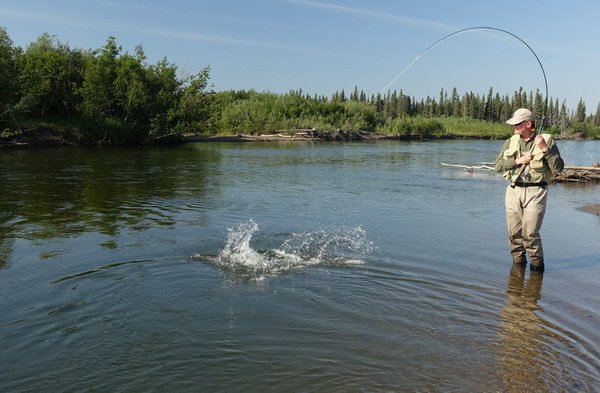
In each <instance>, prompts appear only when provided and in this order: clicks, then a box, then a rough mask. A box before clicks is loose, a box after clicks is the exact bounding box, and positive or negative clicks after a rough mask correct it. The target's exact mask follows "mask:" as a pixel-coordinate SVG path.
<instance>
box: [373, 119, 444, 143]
mask: <svg viewBox="0 0 600 393" xmlns="http://www.w3.org/2000/svg"><path fill="white" fill-rule="evenodd" d="M378 131H379V132H382V133H384V134H391V135H397V136H398V137H401V138H411V139H431V138H434V137H441V136H443V135H445V134H446V129H445V127H444V124H442V122H441V121H440V120H439V119H434V118H422V117H402V118H396V119H388V120H387V121H386V122H385V123H384V124H383V126H382V127H380V128H379V130H378Z"/></svg>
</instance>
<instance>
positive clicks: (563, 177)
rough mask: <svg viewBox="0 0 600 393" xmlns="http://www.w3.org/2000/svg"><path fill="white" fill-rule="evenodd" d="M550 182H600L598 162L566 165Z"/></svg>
mask: <svg viewBox="0 0 600 393" xmlns="http://www.w3.org/2000/svg"><path fill="white" fill-rule="evenodd" d="M440 165H442V166H449V167H455V168H462V169H464V170H466V171H467V172H473V171H475V170H494V166H493V165H494V164H493V163H489V162H481V163H477V164H475V165H457V164H445V163H443V162H441V163H440ZM552 182H556V183H568V182H580V183H598V182H600V164H594V165H593V166H566V167H565V168H564V170H563V171H562V172H561V173H559V174H557V175H555V176H554V178H552Z"/></svg>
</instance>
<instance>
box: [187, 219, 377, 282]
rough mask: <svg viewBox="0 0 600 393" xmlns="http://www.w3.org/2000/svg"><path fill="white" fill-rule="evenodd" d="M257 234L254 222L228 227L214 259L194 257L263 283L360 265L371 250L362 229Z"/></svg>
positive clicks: (256, 226) (256, 225)
mask: <svg viewBox="0 0 600 393" xmlns="http://www.w3.org/2000/svg"><path fill="white" fill-rule="evenodd" d="M257 232H258V224H257V223H256V222H254V220H250V221H248V222H247V223H244V224H241V225H239V226H237V227H235V228H229V229H228V236H227V240H226V241H225V245H224V246H223V248H222V249H221V251H220V252H219V253H218V255H217V256H216V257H215V256H212V257H211V256H207V255H194V256H193V258H194V259H199V260H204V261H207V262H208V263H211V264H212V265H214V266H215V267H216V268H217V269H219V270H222V271H226V272H230V273H233V274H235V275H236V276H238V278H241V279H243V280H248V279H252V280H262V279H264V278H266V277H270V276H275V275H278V274H285V273H289V272H291V271H295V270H299V269H302V268H306V267H319V266H321V267H348V266H356V265H361V264H363V263H364V259H365V258H366V257H367V256H368V255H369V254H371V253H372V252H373V250H374V246H373V243H372V242H371V241H369V240H368V239H367V234H366V232H365V231H364V229H362V228H361V227H354V228H346V227H343V228H337V229H330V230H318V231H314V232H302V233H288V234H274V235H261V236H255V234H256V233H257ZM251 243H252V244H251ZM253 246H254V247H256V248H253ZM261 246H262V247H264V248H261Z"/></svg>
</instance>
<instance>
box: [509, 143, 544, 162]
mask: <svg viewBox="0 0 600 393" xmlns="http://www.w3.org/2000/svg"><path fill="white" fill-rule="evenodd" d="M542 139H543V138H542ZM536 140H537V138H536ZM532 158H533V156H532V155H531V153H529V152H527V153H523V155H522V156H521V157H519V158H517V159H515V164H517V165H527V164H529V162H530V161H531V159H532Z"/></svg>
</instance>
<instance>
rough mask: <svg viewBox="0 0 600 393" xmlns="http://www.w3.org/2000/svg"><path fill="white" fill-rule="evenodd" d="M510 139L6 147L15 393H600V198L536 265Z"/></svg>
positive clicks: (6, 278) (584, 191)
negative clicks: (523, 237) (516, 238)
mask: <svg viewBox="0 0 600 393" xmlns="http://www.w3.org/2000/svg"><path fill="white" fill-rule="evenodd" d="M558 143H559V145H558V146H559V149H560V150H561V153H562V155H563V157H564V158H565V161H566V162H567V164H574V165H591V164H592V163H593V162H598V161H600V154H599V153H598V152H599V151H600V142H598V141H588V142H585V141H559V142H558ZM501 144H502V141H432V142H400V141H385V142H383V141H378V142H366V143H312V142H307V143H304V142H292V143H285V142H265V143H262V142H256V143H192V144H187V145H182V146H164V147H144V148H139V147H138V148H128V147H109V148H72V147H68V148H52V149H26V150H18V149H10V150H3V151H0V164H1V173H0V188H1V192H0V224H1V230H0V310H1V312H0V347H1V348H2V350H1V351H0V370H1V371H0V375H1V376H0V391H6V392H9V391H10V392H14V391H84V390H92V391H107V392H108V391H110V392H130V391H166V390H169V391H171V390H172V391H194V392H196V391H206V392H218V391H222V392H236V391H239V392H264V391H277V392H279V391H288V392H305V391H327V392H332V391H340V392H342V391H343V392H347V391H365V392H366V391H368V392H374V391H409V392H413V391H481V392H483V391H486V392H487V391H515V392H516V391H569V392H570V391H583V392H587V391H589V392H594V391H600V371H599V370H600V344H599V343H600V330H599V329H598V326H600V316H599V310H600V295H599V293H600V217H598V216H597V215H594V214H591V213H589V212H585V211H583V210H581V209H580V208H581V207H582V206H585V205H588V204H594V203H596V204H597V203H600V200H599V198H600V197H599V195H600V186H599V185H596V184H579V185H573V184H552V185H551V186H550V192H549V202H548V210H547V213H546V217H545V221H544V225H543V228H542V238H543V242H544V250H545V254H546V271H545V272H544V273H542V274H538V273H534V272H531V273H530V272H529V270H528V269H520V268H515V267H513V266H512V260H511V258H510V255H509V254H508V245H507V239H506V228H505V223H504V208H503V196H504V189H505V187H506V183H505V181H504V180H503V179H502V177H501V176H500V175H498V174H497V173H495V172H494V171H490V170H484V169H476V170H465V169H463V168H460V167H451V166H444V165H440V163H446V164H454V165H474V164H477V163H481V162H492V161H493V160H494V158H495V156H496V154H497V153H498V150H499V148H500V147H501Z"/></svg>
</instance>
